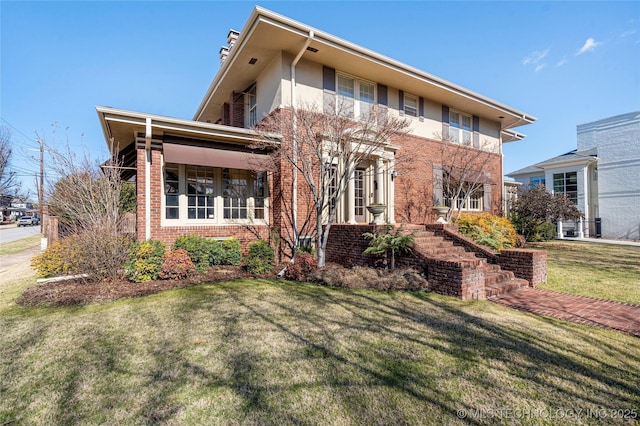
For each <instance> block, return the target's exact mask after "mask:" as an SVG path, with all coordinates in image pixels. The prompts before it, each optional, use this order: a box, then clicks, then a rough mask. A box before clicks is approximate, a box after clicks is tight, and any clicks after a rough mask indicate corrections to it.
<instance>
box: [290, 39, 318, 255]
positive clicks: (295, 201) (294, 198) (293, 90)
mask: <svg viewBox="0 0 640 426" xmlns="http://www.w3.org/2000/svg"><path fill="white" fill-rule="evenodd" d="M313 37H314V33H313V30H311V31H309V37H307V41H306V42H305V43H304V46H302V49H300V52H298V54H297V55H296V57H295V58H294V59H293V62H291V112H292V114H293V129H292V134H293V141H291V142H292V148H293V149H292V153H291V154H292V156H291V159H292V161H293V171H292V175H291V185H292V188H291V189H292V192H291V194H292V200H291V210H292V212H291V215H292V222H293V223H292V225H293V247H294V253H293V254H295V249H297V248H298V241H299V236H298V169H297V167H296V165H297V163H298V152H297V146H296V139H297V136H298V132H297V127H298V120H297V119H296V66H297V65H298V62H299V61H300V58H302V55H303V54H304V52H305V51H306V50H307V47H309V44H311V40H313Z"/></svg>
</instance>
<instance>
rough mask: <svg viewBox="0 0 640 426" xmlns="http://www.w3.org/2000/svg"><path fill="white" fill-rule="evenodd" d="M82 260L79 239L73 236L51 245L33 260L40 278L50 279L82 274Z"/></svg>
mask: <svg viewBox="0 0 640 426" xmlns="http://www.w3.org/2000/svg"><path fill="white" fill-rule="evenodd" d="M80 258H81V253H80V245H79V244H78V237H77V236H75V235H73V236H70V237H67V238H64V239H62V240H59V241H55V242H54V243H53V244H51V245H49V247H47V249H46V250H45V251H43V252H42V253H40V254H39V255H37V256H35V257H34V258H33V259H32V260H31V266H32V267H33V268H34V269H35V270H36V271H37V272H38V275H39V276H40V277H44V278H50V277H56V276H63V275H72V274H78V273H80V270H81V269H80V265H79V261H80Z"/></svg>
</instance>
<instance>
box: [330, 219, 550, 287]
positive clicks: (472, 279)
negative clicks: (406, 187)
mask: <svg viewBox="0 0 640 426" xmlns="http://www.w3.org/2000/svg"><path fill="white" fill-rule="evenodd" d="M396 228H402V231H403V232H404V233H411V234H413V236H414V238H415V242H416V247H415V248H414V250H413V253H412V254H411V255H409V256H404V257H400V258H399V259H397V260H396V262H397V265H398V266H410V267H413V268H416V269H422V270H424V272H425V274H426V276H427V280H428V281H429V286H430V288H431V289H432V290H433V291H435V292H437V293H441V294H446V295H449V296H455V297H459V298H461V299H487V298H494V297H497V296H499V295H501V294H505V293H509V292H511V291H513V290H516V289H519V288H523V287H534V286H535V285H536V284H539V283H541V282H544V281H545V280H546V252H544V251H537V250H520V249H511V250H504V251H502V252H500V253H496V252H493V251H492V250H489V249H487V248H486V247H483V246H480V245H478V244H476V243H474V242H473V241H471V240H469V239H467V238H465V237H464V236H462V235H461V234H459V233H458V232H457V227H456V226H455V225H440V224H438V225H413V224H404V225H396ZM386 231H387V226H386V225H382V226H381V225H377V226H376V225H343V224H336V225H333V226H332V228H331V233H330V235H329V242H328V244H327V261H329V262H336V263H340V264H343V265H345V266H353V265H362V264H371V263H372V262H373V261H374V260H375V258H372V257H371V256H367V255H363V254H362V253H363V252H364V250H365V249H366V248H367V245H368V244H367V243H368V242H367V240H366V239H364V238H363V237H362V234H363V233H365V232H372V233H375V232H386Z"/></svg>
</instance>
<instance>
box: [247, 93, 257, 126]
mask: <svg viewBox="0 0 640 426" xmlns="http://www.w3.org/2000/svg"><path fill="white" fill-rule="evenodd" d="M256 94H257V91H256V85H255V84H254V85H253V86H252V87H251V89H249V91H248V92H247V95H246V96H247V128H251V127H253V126H255V125H256V124H257V123H258V98H257V96H256Z"/></svg>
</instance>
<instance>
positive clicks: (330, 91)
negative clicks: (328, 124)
mask: <svg viewBox="0 0 640 426" xmlns="http://www.w3.org/2000/svg"><path fill="white" fill-rule="evenodd" d="M322 89H323V91H322V92H323V99H322V102H323V104H324V112H325V114H331V113H332V112H335V108H336V70H334V69H333V68H329V67H324V66H323V67H322Z"/></svg>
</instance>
